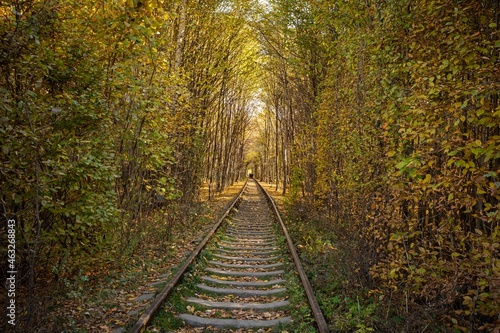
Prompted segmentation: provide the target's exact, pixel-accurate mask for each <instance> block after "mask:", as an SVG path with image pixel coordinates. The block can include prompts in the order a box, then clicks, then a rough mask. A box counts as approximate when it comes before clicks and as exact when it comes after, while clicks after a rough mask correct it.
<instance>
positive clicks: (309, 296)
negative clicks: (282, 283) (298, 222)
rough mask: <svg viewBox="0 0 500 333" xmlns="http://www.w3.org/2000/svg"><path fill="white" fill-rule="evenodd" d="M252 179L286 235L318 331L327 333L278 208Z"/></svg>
mask: <svg viewBox="0 0 500 333" xmlns="http://www.w3.org/2000/svg"><path fill="white" fill-rule="evenodd" d="M254 181H255V183H256V184H257V185H258V187H259V188H260V189H261V191H262V193H264V196H265V197H266V199H267V201H268V202H269V203H270V205H271V206H272V208H273V211H274V214H275V216H276V218H277V219H278V222H279V224H280V226H281V230H282V231H283V234H284V235H285V237H286V241H287V243H288V248H289V250H290V253H291V254H292V257H293V262H294V263H295V268H296V269H297V272H298V273H299V276H300V280H301V281H302V285H303V286H304V289H305V291H306V295H307V299H308V300H309V305H310V306H311V310H312V312H313V315H314V319H315V320H316V324H317V325H318V329H319V332H320V333H329V332H330V331H329V330H328V325H327V324H326V321H325V317H324V316H323V312H321V308H320V307H319V304H318V301H317V300H316V296H314V291H313V289H312V287H311V283H310V282H309V279H308V278H307V275H306V273H305V271H304V267H303V266H302V263H301V261H300V257H299V255H298V253H297V250H296V249H295V246H294V245H293V241H292V238H291V237H290V234H289V233H288V230H287V228H286V226H285V223H284V222H283V220H282V219H281V216H280V213H279V211H278V208H277V207H276V204H275V203H274V200H273V199H272V197H271V196H270V195H269V193H267V191H266V190H265V189H264V187H262V185H260V183H259V182H258V181H257V180H255V179H254Z"/></svg>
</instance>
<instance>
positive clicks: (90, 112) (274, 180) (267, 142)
mask: <svg viewBox="0 0 500 333" xmlns="http://www.w3.org/2000/svg"><path fill="white" fill-rule="evenodd" d="M0 16H1V18H0V20H1V24H0V74H1V76H0V100H1V102H0V134H1V136H0V146H1V151H0V174H1V176H0V199H1V209H2V216H3V221H4V222H2V225H1V226H0V230H2V232H1V235H0V244H1V245H2V246H1V253H2V258H4V259H2V264H1V267H2V281H5V279H6V277H7V271H8V270H9V269H8V267H7V264H8V261H7V244H8V238H7V234H8V232H7V229H8V224H7V221H8V220H15V221H16V229H15V230H16V265H17V271H18V273H17V276H18V286H19V287H18V288H20V290H22V292H23V293H24V294H25V295H26V298H27V300H26V304H28V305H26V308H27V309H26V311H24V312H22V313H20V314H19V316H20V319H19V320H22V321H24V322H25V323H26V325H27V326H26V327H36V323H34V322H33V321H34V320H35V319H34V318H36V316H32V315H31V314H32V313H33V312H37V311H38V312H39V311H42V312H43V311H44V309H43V306H39V303H37V302H36V299H37V289H38V287H39V286H40V285H43V282H41V281H52V280H54V281H57V280H59V279H62V278H65V277H71V276H75V275H76V274H78V272H79V271H80V270H81V269H82V267H83V268H89V267H96V266H99V265H103V264H105V263H107V262H108V261H109V260H111V258H116V257H120V258H121V260H127V258H131V257H132V256H134V255H135V253H137V251H139V250H140V249H141V247H142V246H144V244H151V243H153V244H157V245H158V246H159V247H161V246H164V245H165V244H168V243H169V242H170V241H171V240H172V239H173V238H176V237H182V235H180V234H177V233H175V232H173V230H174V226H176V225H182V226H185V227H186V228H188V227H189V225H190V221H191V220H192V219H193V218H195V215H194V214H193V207H195V206H196V203H198V202H199V200H200V189H201V188H202V187H203V186H206V187H208V197H209V198H212V197H213V196H214V195H216V194H217V193H220V192H221V191H223V190H224V189H225V188H226V187H227V186H229V185H231V184H233V183H234V182H236V181H238V180H241V179H244V178H246V177H247V176H248V173H249V172H248V171H249V169H251V172H252V173H253V176H254V178H256V179H258V180H261V181H262V182H265V183H271V184H273V188H274V189H275V190H277V191H280V192H281V193H282V194H284V195H285V198H286V199H285V203H286V206H287V207H288V209H287V211H288V214H289V215H290V221H291V222H290V223H292V224H294V225H295V226H296V227H297V225H299V226H298V227H300V225H302V226H304V227H306V228H308V227H312V225H311V223H313V224H314V225H316V227H318V226H319V227H320V228H321V229H322V230H323V233H325V234H328V235H330V236H331V239H332V240H337V241H338V242H339V244H338V245H337V246H338V249H339V251H340V250H342V249H343V250H344V251H350V254H349V255H347V256H346V258H348V259H349V260H350V265H351V266H352V269H353V273H352V278H353V279H358V280H359V281H361V282H362V285H363V288H364V289H366V290H367V292H366V293H365V295H366V299H370V300H371V302H372V303H373V304H375V306H376V307H377V308H379V310H378V312H376V313H375V314H373V316H378V317H381V319H380V320H381V321H385V322H386V324H385V326H384V325H382V326H383V327H384V328H383V329H385V330H386V331H388V332H389V331H391V325H393V327H398V326H397V325H398V324H399V322H400V321H405V320H406V321H409V320H415V321H417V322H415V323H413V324H412V325H415V326H412V327H413V328H410V329H408V330H409V332H417V331H418V332H424V331H425V330H426V329H427V328H428V327H430V328H433V329H434V331H439V329H441V330H442V331H450V332H451V331H453V332H475V331H488V330H492V331H493V332H498V327H500V317H499V313H500V258H499V253H500V250H499V247H500V222H499V221H500V210H499V208H500V203H499V198H500V192H498V190H499V189H500V179H499V166H500V127H499V125H500V107H499V93H500V70H499V68H500V67H499V53H500V38H499V30H498V29H499V17H500V1H499V0H473V1H469V0H467V1H466V0H403V1H392V0H390V1H381V0H362V1H361V0H360V1H354V0H352V1H351V0H269V1H255V0H126V1H124V0H119V1H104V0H102V1H90V0H79V1H76V0H63V1H56V0H22V1H21V0H8V1H3V2H2V3H1V4H0ZM311 221H313V222H311ZM342 244H344V245H342ZM346 260H347V259H346ZM318 269H320V268H318ZM339 274H340V273H339ZM4 292H5V290H2V293H4ZM327 295H328V294H327ZM328 297H330V299H328ZM334 297H335V295H333V294H332V295H329V296H327V297H326V298H325V300H324V302H323V303H324V304H328V303H329V304H332V302H333V303H334ZM359 304H360V303H359V301H358V309H359ZM324 306H327V305H324ZM398 309H402V310H398ZM396 314H397V315H396ZM405 316H406V317H405ZM412 316H413V317H412ZM384 317H385V318H384ZM388 318H392V319H388ZM328 320H329V321H330V323H331V325H332V327H334V326H335V325H336V324H335V323H334V321H335V319H334V318H333V317H332V316H330V317H329V318H328ZM391 320H392V324H391V323H388V322H391ZM365 323H368V320H367V319H365ZM367 325H368V324H367ZM430 325H431V326H430ZM382 326H379V329H378V331H382V328H381V327H382ZM339 327H340V326H339ZM363 327H364V326H363ZM367 327H368V326H367ZM373 327H377V326H376V324H374V326H373ZM407 327H408V326H407ZM495 327H496V329H497V330H496V331H494V328H495ZM430 328H429V329H430ZM361 329H362V327H361V326H359V327H358V331H359V332H365V331H364V330H361ZM393 329H394V328H393ZM371 330H373V329H371ZM340 331H342V330H340ZM354 331H356V330H355V328H349V329H345V332H354ZM367 331H370V329H369V328H367ZM429 331H430V330H429Z"/></svg>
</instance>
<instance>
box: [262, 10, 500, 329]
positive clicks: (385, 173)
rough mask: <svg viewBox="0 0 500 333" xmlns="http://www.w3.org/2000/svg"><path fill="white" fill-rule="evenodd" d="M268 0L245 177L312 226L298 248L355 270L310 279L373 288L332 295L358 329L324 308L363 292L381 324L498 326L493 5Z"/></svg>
mask: <svg viewBox="0 0 500 333" xmlns="http://www.w3.org/2000/svg"><path fill="white" fill-rule="evenodd" d="M270 4H271V6H270V10H269V12H268V13H267V20H263V26H264V27H265V28H263V29H262V36H263V37H262V39H263V43H264V45H265V46H266V50H267V54H266V56H267V57H266V61H265V66H267V67H268V68H269V70H268V72H267V73H268V76H267V77H266V82H267V85H266V89H265V91H264V95H265V101H266V108H265V110H264V112H263V113H262V115H261V118H262V124H263V125H262V126H261V132H260V133H261V136H260V140H259V145H260V148H259V149H260V150H259V151H260V153H259V154H258V156H257V157H256V158H255V160H256V161H257V162H256V163H258V164H259V167H258V168H257V169H258V170H259V172H256V174H257V177H260V178H262V179H267V180H270V181H273V182H275V183H276V188H278V187H281V188H282V189H283V192H285V191H286V192H288V202H289V206H290V207H293V208H294V211H295V212H296V214H298V215H299V216H300V217H301V218H300V219H297V220H294V221H295V222H294V223H296V224H298V226H296V228H299V229H300V230H302V231H303V232H304V233H307V232H312V231H311V230H310V228H315V227H314V225H315V223H316V222H310V221H309V220H311V219H312V220H317V221H318V222H317V223H318V225H320V226H321V228H323V231H322V233H321V234H315V233H314V232H313V233H312V234H311V235H310V239H309V240H306V239H304V240H302V242H306V243H307V242H311V243H314V242H316V241H320V240H323V239H324V240H325V241H331V242H332V244H334V246H335V247H338V253H337V252H335V251H334V252H335V255H333V257H326V258H323V259H322V261H323V260H324V261H326V262H330V260H333V262H332V265H333V264H336V263H339V262H342V261H344V260H345V261H346V262H348V263H349V264H348V265H351V266H352V269H349V267H347V264H346V265H341V266H340V268H341V269H342V267H345V268H346V271H345V272H342V271H341V272H339V273H340V274H339V276H340V277H339V278H340V281H337V282H336V281H331V280H328V281H327V283H321V284H320V285H323V286H328V285H329V284H330V283H331V284H332V285H339V284H340V283H341V282H342V281H351V283H354V281H356V282H355V283H357V284H359V285H362V286H363V287H364V288H366V291H367V292H368V291H371V294H370V296H368V295H369V294H368V293H364V294H363V293H362V294H359V293H357V292H355V290H358V289H354V288H352V287H355V286H353V285H350V286H349V288H347V289H343V291H344V293H342V294H341V295H334V294H332V295H331V298H330V299H329V301H325V302H324V305H325V306H326V308H327V312H328V313H329V314H330V318H329V320H330V322H331V325H332V327H337V328H339V329H341V330H345V331H349V330H353V329H355V326H348V327H347V326H346V327H343V328H342V327H339V325H340V323H341V322H342V321H343V319H342V318H339V317H338V313H337V312H336V311H332V310H331V308H330V307H331V305H330V306H328V305H327V304H332V303H333V304H342V308H344V310H345V308H351V305H352V304H355V303H358V300H357V299H356V297H358V296H359V297H360V300H359V307H360V309H361V308H362V309H369V308H370V306H369V304H371V303H373V302H376V304H377V306H383V307H384V309H385V310H384V313H383V314H378V315H382V316H381V318H386V319H390V318H392V319H391V321H389V322H388V324H387V325H385V327H381V326H380V325H378V326H376V325H375V323H374V324H373V326H371V327H374V328H375V327H376V330H377V331H384V330H385V331H398V332H400V331H402V330H403V331H405V332H416V331H419V332H420V331H424V330H438V331H439V330H443V331H453V332H472V331H489V330H492V329H493V328H494V327H497V328H498V326H499V321H498V320H499V318H498V313H499V312H500V308H499V304H500V299H499V294H498V292H497V290H498V287H499V284H500V260H499V257H498V248H499V247H500V240H499V235H500V224H499V221H500V219H499V215H498V214H499V193H498V188H499V186H500V182H499V181H498V169H499V158H500V155H499V150H498V147H499V141H498V140H499V138H500V136H499V128H500V127H499V124H500V109H499V104H498V92H499V79H500V77H499V73H500V72H499V71H498V61H499V60H498V56H499V48H500V41H499V33H498V24H499V22H498V18H499V12H500V3H499V2H498V1H449V0H438V1H427V0H418V1H309V0H303V1H302V0H301V1H288V0H275V1H270ZM329 234H333V236H328V235H329ZM325 237H326V239H325ZM331 238H335V240H333V239H331ZM312 253H313V254H314V251H313V252H312ZM314 262H315V265H319V266H320V267H325V268H328V267H329V265H330V264H327V265H326V266H323V264H322V263H321V262H318V261H316V260H315V261H314ZM333 273H334V272H332V274H333ZM351 277H352V278H353V279H351ZM330 287H331V286H330ZM338 297H341V299H340V300H339V299H338ZM347 299H349V301H347ZM366 302H368V303H366ZM363 304H365V306H363ZM339 307H340V305H339ZM354 308H356V307H354ZM341 312H342V311H341ZM369 312H372V314H374V312H373V311H372V310H370V311H369ZM372 314H370V313H367V315H368V317H371V318H375V317H376V316H373V315H372ZM360 315H361V313H360ZM361 317H363V316H361ZM361 317H360V318H361ZM339 320H340V321H339ZM369 322H370V321H368V323H369ZM365 323H366V322H365ZM390 323H392V325H391V324H390ZM379 324H380V323H379Z"/></svg>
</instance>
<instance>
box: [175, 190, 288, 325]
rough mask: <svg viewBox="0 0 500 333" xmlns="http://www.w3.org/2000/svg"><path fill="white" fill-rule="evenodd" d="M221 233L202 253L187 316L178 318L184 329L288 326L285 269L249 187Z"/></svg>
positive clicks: (258, 198) (264, 210) (267, 218)
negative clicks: (202, 258) (197, 277)
mask: <svg viewBox="0 0 500 333" xmlns="http://www.w3.org/2000/svg"><path fill="white" fill-rule="evenodd" d="M230 220H231V221H230V222H229V226H228V228H227V229H226V232H225V234H224V235H223V236H222V237H220V240H219V241H217V244H215V246H213V247H211V248H209V249H207V252H208V256H209V257H210V258H211V259H210V260H207V261H206V263H205V265H203V267H199V268H195V269H196V270H197V271H196V274H197V275H199V276H200V278H199V283H196V285H195V288H196V292H195V297H188V298H186V299H185V301H186V302H187V303H188V304H190V306H189V307H187V308H189V309H191V311H188V312H189V313H181V314H179V315H178V317H179V318H180V319H182V320H183V321H184V322H185V323H186V325H187V326H191V327H214V328H222V329H229V328H248V329H253V328H270V327H274V326H277V325H283V324H288V323H290V322H291V321H292V320H291V317H290V314H289V302H288V300H287V298H288V291H287V289H286V287H285V284H286V272H287V270H286V267H287V266H286V265H285V264H284V261H289V258H288V257H286V255H283V254H282V252H283V251H282V249H281V247H280V246H278V244H277V243H276V240H277V235H276V234H275V227H274V220H273V217H272V214H271V211H270V209H269V207H268V206H267V204H266V201H265V198H264V196H263V195H262V194H261V193H260V191H259V189H258V188H257V186H256V185H255V184H254V183H249V185H248V187H247V190H246V192H245V193H244V195H243V199H242V201H241V203H240V206H239V208H238V210H237V211H236V212H235V213H234V215H233V216H232V217H231V219H230Z"/></svg>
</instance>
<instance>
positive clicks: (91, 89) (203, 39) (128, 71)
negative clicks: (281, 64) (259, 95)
mask: <svg viewBox="0 0 500 333" xmlns="http://www.w3.org/2000/svg"><path fill="white" fill-rule="evenodd" d="M224 6H225V2H223V1H218V0H214V1H204V2H203V3H195V2H188V1H168V0H167V1H163V0H159V1H156V0H155V1H111V2H110V1H98V2H95V1H85V0H84V1H73V0H65V1H52V0H28V1H24V0H23V1H17V0H10V1H3V2H2V3H1V4H0V16H1V17H0V20H1V21H0V22H1V23H0V72H1V75H0V100H1V102H0V132H1V136H0V137H1V139H0V146H1V152H0V163H1V164H0V165H1V169H0V173H1V177H0V187H1V190H0V191H1V192H0V199H1V207H2V216H4V220H5V219H13V220H15V221H16V228H15V231H16V250H17V258H16V270H17V272H18V274H17V280H18V283H19V286H18V288H19V289H22V292H19V293H18V299H17V301H18V305H19V307H18V308H19V312H18V317H17V323H18V325H17V326H16V329H17V330H20V331H25V332H29V331H37V325H38V324H37V322H36V320H37V318H39V317H40V315H41V314H42V313H43V311H44V308H43V306H40V304H41V302H39V301H38V300H37V290H38V289H39V287H41V285H40V283H38V281H46V283H47V285H46V286H48V285H50V283H51V282H50V281H57V280H59V281H61V280H64V279H73V277H75V276H77V275H78V274H80V272H83V273H86V272H87V271H88V270H93V269H99V268H98V267H109V265H115V264H116V265H117V266H119V265H120V262H127V261H128V260H130V259H131V258H132V257H133V256H134V255H136V253H138V252H141V251H143V250H145V249H149V245H150V244H155V245H156V247H157V248H162V247H163V248H167V247H168V245H169V244H170V242H171V241H172V239H173V238H175V237H182V236H183V235H182V234H173V232H174V231H175V230H178V229H176V228H175V227H176V226H178V225H182V226H184V228H190V227H191V226H194V225H196V224H195V223H191V222H192V221H193V219H195V218H196V214H198V213H199V209H197V208H196V207H197V204H196V202H197V201H198V196H199V189H200V186H201V185H202V182H203V181H204V180H207V181H208V185H209V187H210V189H211V191H210V197H213V195H214V194H215V193H217V192H220V191H222V190H223V189H224V188H225V187H226V186H227V185H230V184H232V183H233V182H234V181H235V180H237V179H238V178H239V177H240V172H241V169H242V168H241V167H240V166H241V164H242V163H243V156H242V152H243V144H244V141H245V135H246V134H245V128H246V126H247V124H248V119H249V115H248V110H247V108H248V106H247V105H248V100H249V99H251V98H252V96H253V94H254V88H253V87H252V86H251V85H252V84H253V82H255V81H254V80H252V79H251V77H252V75H255V71H254V70H253V69H252V64H253V63H254V62H253V58H254V55H255V52H257V51H256V49H255V51H254V50H253V49H252V48H251V47H250V45H251V42H250V41H251V40H252V38H251V36H250V31H249V29H248V27H246V25H245V20H244V15H245V13H246V12H247V11H248V8H249V7H248V4H244V3H242V4H238V3H236V2H235V3H234V4H231V6H230V8H225V7H224ZM249 36H250V37H249ZM214 129H217V131H216V132H214ZM206 147H210V149H206ZM213 175H216V177H214V176H213ZM0 228H1V230H2V233H1V235H2V236H1V237H0V240H1V241H0V244H1V248H2V250H1V253H2V258H5V257H6V256H5V254H6V251H7V246H6V244H7V232H3V231H6V228H7V226H6V224H5V223H2V226H1V227H0ZM1 265H2V266H1V267H2V281H4V279H5V278H6V272H7V266H6V260H2V264H1ZM75 292H77V291H76V290H75ZM21 295H24V296H27V298H26V299H24V297H21ZM2 318H3V319H5V317H2ZM3 325H6V323H3ZM4 327H5V326H4Z"/></svg>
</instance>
